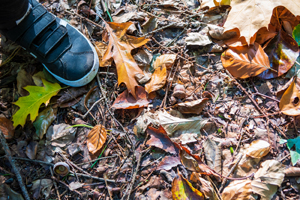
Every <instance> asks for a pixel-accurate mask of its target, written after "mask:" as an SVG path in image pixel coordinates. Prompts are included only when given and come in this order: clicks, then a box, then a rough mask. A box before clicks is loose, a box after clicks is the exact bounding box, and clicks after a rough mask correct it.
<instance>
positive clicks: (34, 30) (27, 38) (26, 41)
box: [21, 13, 55, 49]
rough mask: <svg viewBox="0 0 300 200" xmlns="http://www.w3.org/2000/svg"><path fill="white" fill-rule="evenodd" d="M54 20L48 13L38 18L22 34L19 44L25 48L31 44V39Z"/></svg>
mask: <svg viewBox="0 0 300 200" xmlns="http://www.w3.org/2000/svg"><path fill="white" fill-rule="evenodd" d="M54 21H55V17H54V16H53V15H52V14H50V13H46V14H45V15H44V16H43V17H42V18H41V19H40V20H38V21H37V22H36V23H34V24H33V25H32V26H31V27H30V28H29V29H28V30H27V31H26V32H25V33H24V35H23V36H22V38H21V44H22V46H23V47H25V48H26V49H27V48H28V47H29V46H30V45H31V43H32V42H33V40H34V39H35V38H36V37H37V36H38V35H39V34H40V33H41V32H42V31H43V30H44V29H45V28H47V27H48V26H49V25H50V24H52V23H53V22H54Z"/></svg>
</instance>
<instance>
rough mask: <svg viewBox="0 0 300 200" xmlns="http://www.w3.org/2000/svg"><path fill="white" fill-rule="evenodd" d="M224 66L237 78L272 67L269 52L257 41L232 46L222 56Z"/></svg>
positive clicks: (257, 73) (254, 74)
mask: <svg viewBox="0 0 300 200" xmlns="http://www.w3.org/2000/svg"><path fill="white" fill-rule="evenodd" d="M221 60H222V64H223V66H224V67H225V68H226V69H227V70H228V71H229V72H230V73H231V74H232V75H233V76H234V77H236V78H242V79H244V78H249V77H253V76H257V75H259V74H260V73H262V72H263V71H265V70H267V69H269V68H270V62H269V58H268V56H267V54H266V53H265V52H264V50H263V49H262V47H261V46H260V45H259V44H257V43H255V44H254V45H251V46H249V47H248V46H239V47H230V48H229V49H228V50H226V51H225V52H224V53H223V54H222V56H221Z"/></svg>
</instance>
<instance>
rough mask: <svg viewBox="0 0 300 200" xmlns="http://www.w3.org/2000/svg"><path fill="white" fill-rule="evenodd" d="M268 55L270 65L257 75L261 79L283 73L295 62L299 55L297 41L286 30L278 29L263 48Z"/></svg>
mask: <svg viewBox="0 0 300 200" xmlns="http://www.w3.org/2000/svg"><path fill="white" fill-rule="evenodd" d="M264 51H265V52H266V54H267V55H268V57H269V60H270V67H271V69H268V70H266V71H264V72H262V73H261V74H259V76H258V77H260V78H263V79H271V78H276V77H279V76H281V75H283V74H285V73H286V72H287V71H288V70H289V69H290V68H291V67H292V66H293V65H294V63H295V61H296V60H297V57H298V55H299V47H298V44H297V42H296V41H295V40H294V39H293V38H292V37H291V36H290V35H289V34H287V33H286V32H284V31H282V30H281V31H279V33H278V35H277V36H276V37H274V38H273V39H272V40H271V41H270V42H269V43H268V45H267V47H265V48H264Z"/></svg>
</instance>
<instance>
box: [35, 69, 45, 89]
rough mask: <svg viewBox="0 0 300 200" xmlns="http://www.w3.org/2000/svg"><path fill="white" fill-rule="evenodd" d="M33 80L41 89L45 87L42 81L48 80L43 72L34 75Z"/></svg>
mask: <svg viewBox="0 0 300 200" xmlns="http://www.w3.org/2000/svg"><path fill="white" fill-rule="evenodd" d="M32 79H33V82H34V84H35V85H36V86H40V87H43V81H42V79H44V80H47V79H46V75H45V74H44V72H43V71H40V72H38V73H36V74H34V75H33V76H32Z"/></svg>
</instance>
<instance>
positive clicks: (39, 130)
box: [33, 107, 57, 140]
mask: <svg viewBox="0 0 300 200" xmlns="http://www.w3.org/2000/svg"><path fill="white" fill-rule="evenodd" d="M56 112H57V109H53V108H52V107H48V108H46V109H45V110H43V111H42V112H40V113H39V116H38V117H37V118H36V120H35V122H33V126H34V127H35V130H36V135H35V136H34V139H38V140H40V139H42V138H43V136H44V135H45V133H46V132H47V130H48V128H49V126H50V125H51V123H52V122H53V121H54V120H55V118H56Z"/></svg>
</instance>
